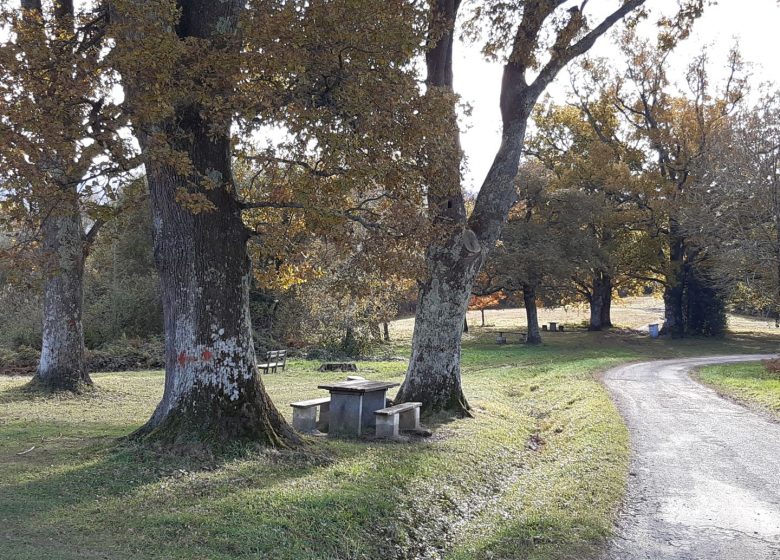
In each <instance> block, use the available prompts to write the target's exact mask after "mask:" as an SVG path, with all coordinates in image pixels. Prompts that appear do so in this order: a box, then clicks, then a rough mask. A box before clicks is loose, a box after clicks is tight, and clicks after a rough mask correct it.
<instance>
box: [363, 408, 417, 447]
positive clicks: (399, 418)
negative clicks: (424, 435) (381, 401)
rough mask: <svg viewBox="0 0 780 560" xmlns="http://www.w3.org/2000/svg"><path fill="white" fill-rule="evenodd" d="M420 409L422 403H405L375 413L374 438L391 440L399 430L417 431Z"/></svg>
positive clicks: (396, 435)
mask: <svg viewBox="0 0 780 560" xmlns="http://www.w3.org/2000/svg"><path fill="white" fill-rule="evenodd" d="M420 407H422V403H419V402H407V403H401V404H397V405H395V406H388V407H387V408H382V409H380V410H377V411H375V412H374V414H375V415H376V437H380V438H389V439H393V438H397V437H398V431H399V430H419V429H420Z"/></svg>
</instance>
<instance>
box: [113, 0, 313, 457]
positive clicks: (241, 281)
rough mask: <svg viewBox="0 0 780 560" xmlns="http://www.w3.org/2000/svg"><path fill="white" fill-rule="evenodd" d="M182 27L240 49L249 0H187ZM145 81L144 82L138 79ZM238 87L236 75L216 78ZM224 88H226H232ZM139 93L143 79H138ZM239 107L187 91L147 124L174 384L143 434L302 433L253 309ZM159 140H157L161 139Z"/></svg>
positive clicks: (207, 439) (170, 438)
mask: <svg viewBox="0 0 780 560" xmlns="http://www.w3.org/2000/svg"><path fill="white" fill-rule="evenodd" d="M179 4H180V8H181V21H180V25H179V26H177V28H176V32H177V33H178V34H179V37H180V38H181V39H182V40H184V39H187V38H189V37H195V38H198V39H209V38H211V37H216V39H215V43H214V44H213V45H212V46H213V48H220V49H237V48H239V44H240V43H239V42H238V41H232V39H231V37H232V34H231V30H235V29H236V27H235V26H236V25H237V20H238V15H239V13H240V12H241V10H242V9H243V5H242V3H241V2H238V1H237V0H230V1H226V2H208V1H206V0H188V1H183V2H180V3H179ZM136 86H138V85H136ZM214 88H215V89H214V92H213V94H214V96H221V95H229V92H230V85H229V83H222V81H220V82H219V83H217V84H216V85H215V86H214ZM223 88H224V89H223ZM128 90H129V96H128V97H129V98H130V99H131V100H132V97H133V87H130V88H128ZM230 127H231V121H230V115H229V114H227V115H224V114H223V115H222V116H221V117H214V116H213V115H210V114H209V110H208V109H207V108H204V107H202V106H199V105H197V104H195V103H193V102H191V101H186V97H183V99H182V104H181V105H180V106H178V107H177V108H176V111H175V115H174V116H173V117H172V118H170V119H168V120H166V121H164V122H161V123H156V124H152V128H156V129H157V134H156V138H150V137H148V136H146V135H144V134H143V133H141V131H140V130H139V136H140V137H141V144H142V148H143V149H144V153H145V155H146V158H147V162H146V165H147V178H148V182H149V192H150V200H151V206H152V218H153V233H154V255H155V263H156V266H157V270H158V272H159V276H160V288H161V290H160V291H161V298H162V302H163V315H164V324H165V390H164V393H163V398H162V401H161V402H160V404H159V405H158V406H157V409H156V410H155V411H154V414H153V415H152V417H151V419H150V420H149V421H148V422H147V424H146V425H145V426H143V427H142V428H141V429H140V430H138V432H136V434H135V435H136V437H139V438H143V439H146V440H153V441H159V442H162V443H166V444H180V443H183V444H190V443H203V444H206V445H209V446H224V445H225V444H229V443H232V442H259V443H262V444H267V445H273V446H289V445H294V444H296V443H298V442H299V441H300V440H299V438H298V436H297V435H296V434H295V432H294V431H293V430H292V429H291V428H290V427H289V425H288V424H287V423H286V422H285V420H284V418H283V417H282V416H281V414H279V412H278V411H277V410H276V408H275V407H274V405H273V403H272V402H271V399H270V398H269V396H268V394H267V392H266V391H265V388H264V387H263V383H262V381H261V379H260V375H259V372H258V369H257V364H256V358H255V349H254V344H253V341H252V328H251V321H250V315H249V288H250V281H251V263H250V260H249V256H248V253H247V241H248V238H249V235H248V232H247V230H246V228H245V226H244V223H243V221H242V219H241V207H240V204H239V202H238V200H237V198H236V189H235V182H234V180H233V174H232V169H231V135H230ZM160 137H164V138H165V139H166V141H167V143H168V145H169V146H170V148H171V149H172V150H174V151H175V152H178V153H182V154H187V155H188V156H189V160H190V161H191V162H192V166H193V168H194V172H193V173H192V174H188V175H181V174H180V171H179V170H178V169H175V168H173V167H172V166H171V163H170V160H167V159H166V155H165V154H166V153H167V150H159V149H154V147H153V146H152V143H153V142H154V143H159V142H160ZM154 146H157V144H154ZM186 192H190V193H192V192H196V193H197V194H198V195H200V196H202V197H205V199H207V200H208V203H209V204H210V208H209V209H207V210H205V211H201V212H196V211H194V209H193V208H190V207H187V204H183V203H182V202H181V199H180V197H179V194H180V193H186Z"/></svg>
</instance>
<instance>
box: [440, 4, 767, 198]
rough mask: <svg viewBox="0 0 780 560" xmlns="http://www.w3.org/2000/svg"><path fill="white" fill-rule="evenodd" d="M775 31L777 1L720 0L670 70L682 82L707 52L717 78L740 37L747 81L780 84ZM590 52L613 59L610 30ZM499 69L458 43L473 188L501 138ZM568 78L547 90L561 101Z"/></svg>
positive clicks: (468, 181) (468, 178)
mask: <svg viewBox="0 0 780 560" xmlns="http://www.w3.org/2000/svg"><path fill="white" fill-rule="evenodd" d="M647 4H648V6H650V7H651V8H653V9H658V10H662V11H665V12H666V13H668V11H669V10H670V9H673V8H674V7H675V5H676V0H648V3H647ZM615 5H616V2H614V1H612V0H591V2H590V6H591V7H593V6H596V8H595V9H594V10H591V12H589V13H592V14H593V15H594V16H596V15H597V13H598V10H599V9H602V10H610V9H614V6H615ZM602 13H603V12H602ZM779 30H780V6H779V5H778V2H776V0H719V1H718V4H716V5H714V6H709V7H708V8H707V9H706V11H705V13H704V15H703V16H702V17H701V19H699V20H698V21H697V22H696V24H695V27H694V32H693V34H692V35H691V37H690V38H689V39H687V40H686V41H684V42H683V43H682V44H680V45H679V46H678V48H677V50H676V51H675V53H674V54H673V55H672V56H671V57H670V69H669V70H670V74H671V76H672V77H673V78H674V79H676V80H677V81H681V80H682V79H683V72H684V68H685V67H686V66H687V64H688V62H689V61H690V60H691V59H692V58H693V57H694V56H696V55H698V54H699V53H701V52H702V51H706V52H707V55H708V58H709V60H710V73H711V76H712V77H713V80H717V79H718V77H719V75H720V76H722V73H721V68H723V65H724V64H725V60H726V56H727V55H728V52H729V50H730V48H731V47H732V46H733V45H734V42H735V41H738V42H739V47H740V51H741V53H742V56H743V58H744V59H745V61H746V62H747V63H749V64H750V65H751V68H750V70H751V74H752V79H751V85H752V86H757V85H758V84H759V83H761V82H774V83H775V84H777V85H778V87H780V56H778V48H777V47H778V31H779ZM647 31H649V28H648V30H647ZM591 54H592V55H595V56H599V57H607V58H612V59H617V55H616V49H615V48H614V46H613V41H612V40H611V37H610V36H609V34H607V35H605V36H602V37H601V38H600V39H599V41H598V42H597V43H596V45H595V46H594V48H593V49H592V50H591ZM501 69H502V68H501V64H500V63H488V62H486V61H485V60H484V58H483V57H482V55H481V54H480V53H479V46H478V45H469V44H466V43H464V42H462V41H460V42H458V43H457V44H456V46H455V54H454V76H455V90H456V92H457V93H458V94H459V95H460V96H461V99H462V101H464V102H466V103H468V104H469V105H470V106H471V108H472V114H471V116H470V117H466V118H464V119H462V127H461V129H462V137H461V144H462V146H463V150H464V152H465V154H466V158H467V159H466V161H467V164H466V165H467V169H466V175H465V177H464V186H465V188H466V189H467V190H469V191H471V192H476V191H477V190H478V189H479V187H480V185H481V183H482V180H483V179H484V177H485V175H486V174H487V171H488V169H489V168H490V164H491V163H492V161H493V156H494V155H495V153H496V150H497V149H498V145H499V143H500V140H501V116H500V113H499V109H498V96H499V88H500V86H501ZM567 83H568V76H567V74H566V72H565V71H564V72H562V73H561V74H560V75H559V76H558V78H557V80H556V82H555V83H554V84H553V85H552V86H551V88H550V90H549V92H550V93H551V94H552V96H553V98H554V99H557V100H563V98H564V97H565V93H566V89H567V88H566V84H567Z"/></svg>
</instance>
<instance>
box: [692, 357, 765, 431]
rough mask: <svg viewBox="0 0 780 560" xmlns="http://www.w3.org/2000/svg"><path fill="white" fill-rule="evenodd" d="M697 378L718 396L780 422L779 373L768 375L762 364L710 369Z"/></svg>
mask: <svg viewBox="0 0 780 560" xmlns="http://www.w3.org/2000/svg"><path fill="white" fill-rule="evenodd" d="M696 376H697V377H698V379H699V380H700V381H702V382H704V383H705V384H707V385H709V386H711V387H712V388H713V389H715V390H716V391H717V392H718V393H720V394H722V395H725V396H727V397H730V398H732V399H734V400H736V401H737V402H740V403H742V404H744V405H746V406H749V407H751V408H754V409H758V410H760V411H763V412H765V413H768V414H770V415H771V416H773V417H775V418H777V419H778V420H780V374H777V373H769V372H767V371H766V370H765V369H764V366H763V364H760V363H742V364H724V365H719V366H708V367H704V368H701V369H699V370H698V371H697V372H696Z"/></svg>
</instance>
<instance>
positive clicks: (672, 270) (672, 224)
mask: <svg viewBox="0 0 780 560" xmlns="http://www.w3.org/2000/svg"><path fill="white" fill-rule="evenodd" d="M622 49H623V51H624V53H625V55H626V58H627V65H626V69H625V74H624V76H623V77H622V78H621V79H620V80H618V82H617V85H616V86H615V89H614V91H615V99H616V106H617V107H618V109H619V110H620V111H621V112H622V114H623V115H624V117H625V119H626V122H627V123H629V125H630V126H631V127H632V128H633V130H634V133H635V134H636V136H637V137H638V138H640V139H642V140H643V141H645V142H646V143H647V145H648V146H649V148H650V149H651V150H652V151H653V152H654V154H655V162H654V171H655V173H656V174H657V176H658V184H659V187H660V188H659V191H658V195H657V196H656V197H655V199H654V200H653V201H652V202H653V204H654V208H653V211H654V213H655V215H656V216H657V217H658V218H659V220H660V222H659V225H658V230H659V232H661V234H662V235H664V238H665V240H666V249H665V258H666V266H665V271H664V274H663V276H664V281H663V284H664V326H663V329H662V332H666V333H668V334H670V335H671V336H672V337H681V336H684V335H685V334H701V333H700V332H699V331H698V330H697V329H696V328H695V327H694V326H693V323H691V324H690V325H688V318H687V317H686V308H688V309H692V307H691V306H690V305H689V303H687V302H691V301H693V300H694V299H696V298H699V297H704V298H708V297H713V296H715V295H716V294H715V293H714V292H711V291H706V290H704V291H701V290H696V289H695V286H692V287H691V289H688V286H687V280H688V278H689V276H690V277H691V278H693V276H695V275H696V274H697V273H695V272H693V269H694V268H696V266H697V264H696V257H697V255H699V254H700V252H699V250H698V248H696V247H692V246H690V244H689V243H688V240H687V239H686V237H685V225H684V224H682V223H681V219H682V215H681V212H682V209H683V208H685V207H686V206H687V200H686V197H687V195H688V192H689V191H690V189H691V188H692V185H693V184H694V183H695V182H696V181H697V179H698V177H697V175H696V167H697V165H698V164H699V161H700V160H702V159H703V158H705V157H706V153H707V150H708V148H709V144H710V140H711V139H712V138H713V136H714V135H716V134H718V131H719V129H720V128H721V127H722V126H724V124H725V123H726V122H727V116H728V115H729V113H731V112H732V111H733V110H734V108H735V107H736V106H737V105H738V103H739V102H740V101H741V99H742V97H743V95H744V78H742V77H741V60H740V58H739V54H738V53H737V52H736V51H732V53H731V57H730V59H729V70H730V73H729V77H728V78H727V80H726V82H725V84H724V86H723V87H722V89H721V91H714V88H713V87H712V86H711V85H710V82H709V79H708V76H707V69H706V65H707V58H706V55H702V56H700V57H698V58H696V59H695V60H694V61H692V63H691V64H690V66H689V69H688V72H687V76H686V79H687V85H688V89H689V93H688V94H687V95H674V93H673V92H672V91H671V88H672V85H671V84H670V83H669V80H668V77H667V75H666V70H665V68H666V60H667V58H668V56H669V55H670V53H671V51H670V50H668V49H665V48H658V47H654V46H652V45H651V44H650V43H649V42H647V41H643V40H639V39H637V38H636V37H635V36H634V35H632V34H626V35H625V36H624V38H623V41H622ZM698 278H699V279H700V280H701V279H702V278H703V275H702V274H698ZM699 285H700V283H699V282H696V286H699ZM711 305H718V303H717V302H713V301H702V302H701V303H700V304H696V305H695V306H694V307H696V306H704V307H710V306H711Z"/></svg>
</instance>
